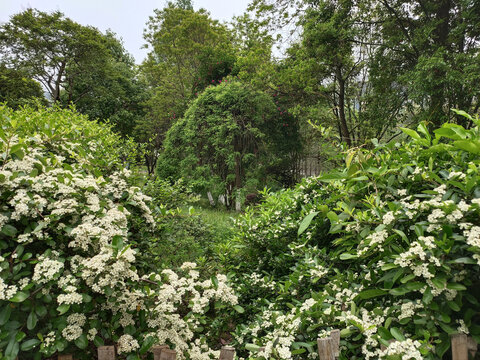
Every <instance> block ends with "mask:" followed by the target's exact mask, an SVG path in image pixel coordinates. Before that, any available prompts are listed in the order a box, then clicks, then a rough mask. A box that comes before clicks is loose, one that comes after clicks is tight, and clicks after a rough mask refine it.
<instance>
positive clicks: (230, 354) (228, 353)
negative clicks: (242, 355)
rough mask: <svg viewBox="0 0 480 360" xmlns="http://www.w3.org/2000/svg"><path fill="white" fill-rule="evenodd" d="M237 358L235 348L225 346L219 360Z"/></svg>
mask: <svg viewBox="0 0 480 360" xmlns="http://www.w3.org/2000/svg"><path fill="white" fill-rule="evenodd" d="M234 357H235V348H233V347H231V346H223V347H222V349H221V350H220V357H219V360H233V358H234Z"/></svg>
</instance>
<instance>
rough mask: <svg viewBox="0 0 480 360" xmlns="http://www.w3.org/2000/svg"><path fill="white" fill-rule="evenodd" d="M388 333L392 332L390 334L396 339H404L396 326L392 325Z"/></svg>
mask: <svg viewBox="0 0 480 360" xmlns="http://www.w3.org/2000/svg"><path fill="white" fill-rule="evenodd" d="M390 334H392V336H393V337H394V338H395V339H397V340H398V341H405V336H403V334H402V333H401V331H400V330H399V329H398V328H396V327H392V328H391V329H390Z"/></svg>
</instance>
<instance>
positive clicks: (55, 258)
mask: <svg viewBox="0 0 480 360" xmlns="http://www.w3.org/2000/svg"><path fill="white" fill-rule="evenodd" d="M0 120H1V124H2V127H1V129H0V249H1V254H0V309H1V310H0V351H1V353H0V356H1V358H2V359H11V360H13V359H15V357H16V356H17V355H19V354H20V357H21V358H22V359H23V358H34V359H41V358H42V357H48V356H52V355H54V354H56V353H59V352H60V353H61V352H66V353H68V352H70V353H73V352H75V353H76V358H79V359H91V358H92V356H93V353H94V351H95V350H94V346H100V345H103V344H116V345H117V351H118V353H119V355H120V356H121V358H125V357H127V358H128V359H129V360H133V359H140V356H143V355H145V354H146V352H147V351H148V349H149V348H150V347H151V346H152V345H153V344H154V343H162V344H163V343H168V344H170V345H172V346H175V348H176V349H177V350H178V351H179V354H180V358H185V354H186V353H188V354H190V358H191V359H199V358H202V359H204V358H208V357H209V356H218V355H217V354H216V352H214V351H213V350H211V349H210V347H209V345H208V344H207V337H206V336H205V335H204V333H205V332H208V331H209V330H210V329H211V325H212V324H213V323H214V320H213V319H211V318H210V317H208V316H207V315H206V313H207V311H210V310H211V309H212V308H215V309H216V311H217V312H220V313H221V310H222V309H226V308H227V307H226V306H225V305H222V303H228V304H230V305H229V306H228V307H230V306H231V305H234V304H235V303H236V297H235V295H234V294H233V293H232V291H231V289H230V288H229V287H228V286H227V283H226V282H227V278H226V277H225V276H221V275H218V276H217V277H216V278H212V279H209V280H206V281H203V280H201V279H200V278H199V272H198V271H197V270H195V264H192V263H187V264H184V265H183V266H182V268H181V269H180V270H179V272H178V273H175V272H173V271H172V270H169V269H165V270H162V271H161V272H159V273H157V274H156V273H151V274H149V273H147V272H146V270H145V268H142V267H141V265H142V264H141V263H138V262H137V261H136V255H137V252H136V250H135V249H134V248H133V245H135V244H138V245H141V239H142V238H146V239H148V238H149V236H151V235H149V234H148V231H151V230H153V228H154V226H155V219H154V217H153V216H152V211H151V209H150V207H149V206H148V203H149V201H150V198H149V197H148V196H146V195H144V194H143V193H142V192H141V191H140V189H139V188H138V187H134V186H130V185H129V180H130V179H129V171H128V170H126V169H124V168H123V161H122V159H121V156H120V155H119V150H120V153H121V152H122V148H123V146H124V143H123V142H121V141H120V140H119V138H118V136H117V135H115V134H113V133H112V132H111V131H110V129H109V128H108V127H105V126H103V125H100V124H98V123H96V122H90V121H88V119H87V118H86V117H83V116H80V115H78V114H76V113H75V112H73V111H70V110H59V109H50V110H40V111H33V110H30V109H25V110H22V111H18V112H13V111H12V110H9V109H8V108H5V107H0ZM132 238H133V239H135V241H132ZM139 265H140V266H139ZM227 310H228V309H227ZM214 335H215V334H214V333H213V332H212V333H210V334H209V336H210V337H214ZM78 349H81V351H78Z"/></svg>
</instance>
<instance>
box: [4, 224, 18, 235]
mask: <svg viewBox="0 0 480 360" xmlns="http://www.w3.org/2000/svg"><path fill="white" fill-rule="evenodd" d="M2 234H5V235H7V236H10V237H14V236H15V235H16V234H17V229H16V228H15V226H12V225H10V224H7V225H4V226H3V227H2Z"/></svg>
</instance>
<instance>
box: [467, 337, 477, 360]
mask: <svg viewBox="0 0 480 360" xmlns="http://www.w3.org/2000/svg"><path fill="white" fill-rule="evenodd" d="M467 347H468V352H469V354H470V358H472V359H474V358H475V355H476V354H477V350H478V344H477V342H476V341H475V340H473V338H472V337H471V336H469V337H468V338H467Z"/></svg>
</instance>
